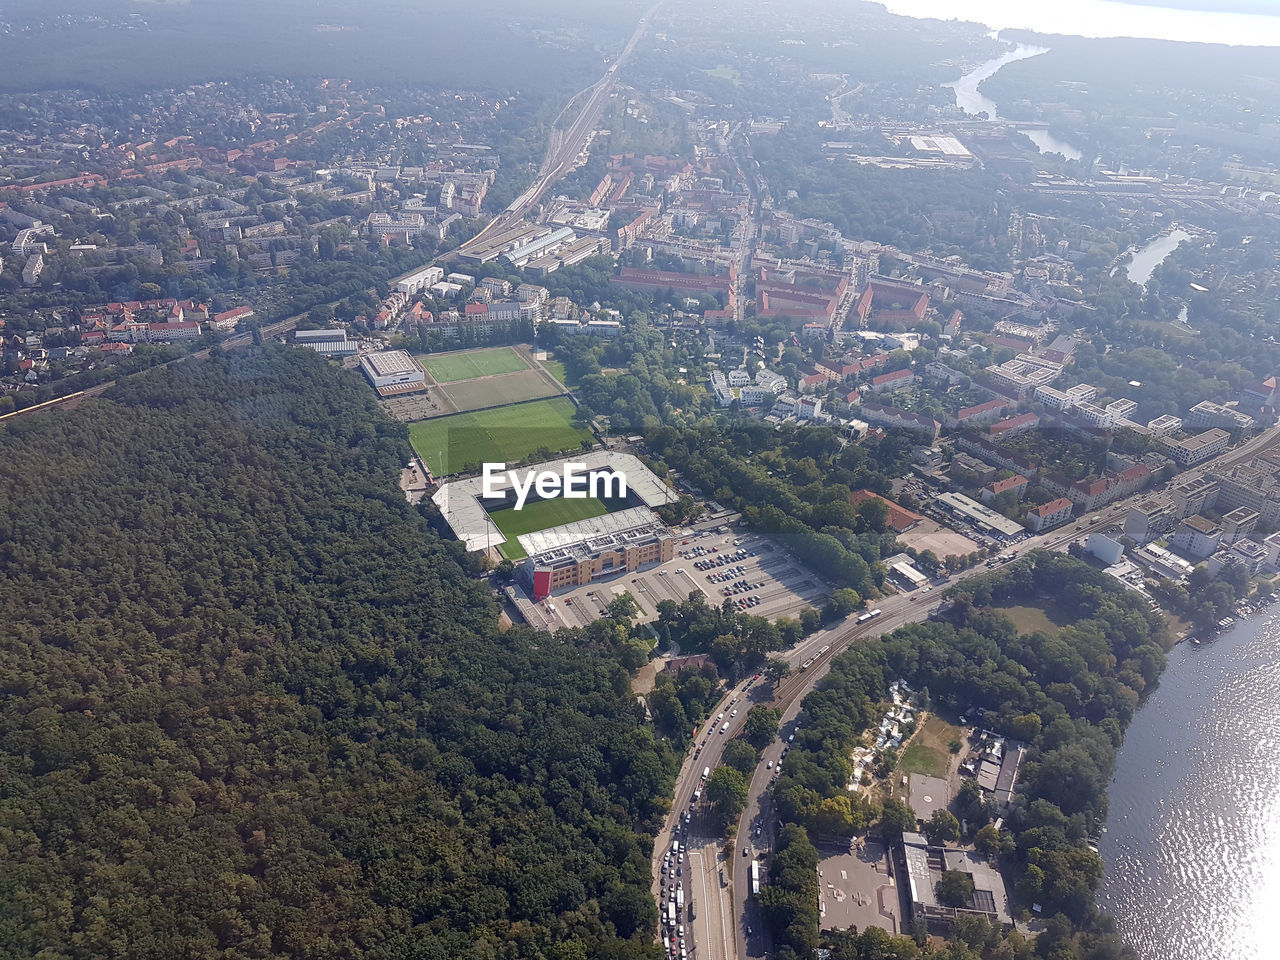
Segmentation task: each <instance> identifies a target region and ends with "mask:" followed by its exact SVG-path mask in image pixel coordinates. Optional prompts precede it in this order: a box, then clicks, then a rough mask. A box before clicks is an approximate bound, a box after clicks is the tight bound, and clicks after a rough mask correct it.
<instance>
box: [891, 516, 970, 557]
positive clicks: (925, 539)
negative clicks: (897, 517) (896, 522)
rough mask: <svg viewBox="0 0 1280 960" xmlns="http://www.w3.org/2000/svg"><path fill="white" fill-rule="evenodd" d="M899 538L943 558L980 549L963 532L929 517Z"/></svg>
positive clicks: (918, 548)
mask: <svg viewBox="0 0 1280 960" xmlns="http://www.w3.org/2000/svg"><path fill="white" fill-rule="evenodd" d="M898 539H899V540H901V541H902V542H903V543H904V544H906V545H907V546H908V547H913V548H915V549H916V550H919V551H921V552H924V551H925V550H930V551H932V552H933V555H934V556H935V557H938V558H939V559H942V560H945V559H946V558H947V557H953V556H956V555H957V554H959V555H966V554H970V553H973V552H974V551H975V550H977V549H978V545H977V544H976V543H974V542H973V541H972V540H970V539H969V538H968V537H966V536H964V535H963V534H959V533H956V532H955V531H954V530H949V529H947V528H946V527H944V526H942V525H941V524H940V523H935V522H934V521H933V520H927V519H926V520H924V521H923V522H921V523H918V524H916V525H915V526H914V527H912V528H911V529H910V530H908V531H907V532H906V533H904V534H901V535H899V537H898Z"/></svg>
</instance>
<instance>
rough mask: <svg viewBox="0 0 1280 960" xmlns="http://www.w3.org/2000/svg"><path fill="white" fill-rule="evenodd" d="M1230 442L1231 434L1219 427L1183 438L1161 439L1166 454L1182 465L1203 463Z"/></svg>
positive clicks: (1220, 451)
mask: <svg viewBox="0 0 1280 960" xmlns="http://www.w3.org/2000/svg"><path fill="white" fill-rule="evenodd" d="M1230 442H1231V434H1229V433H1227V431H1225V430H1223V429H1221V428H1220V427H1214V428H1212V429H1210V430H1206V431H1204V433H1200V434H1197V435H1195V436H1193V437H1188V438H1186V439H1185V440H1177V439H1175V438H1173V437H1165V438H1164V441H1163V443H1164V447H1165V451H1166V452H1167V453H1168V455H1169V456H1170V457H1171V458H1173V459H1174V460H1176V461H1177V462H1178V463H1180V464H1182V465H1183V466H1184V467H1186V466H1193V465H1195V464H1197V463H1204V461H1206V460H1208V459H1210V458H1211V457H1216V456H1217V455H1218V454H1220V453H1222V452H1223V451H1225V450H1226V449H1227V446H1228V444H1230Z"/></svg>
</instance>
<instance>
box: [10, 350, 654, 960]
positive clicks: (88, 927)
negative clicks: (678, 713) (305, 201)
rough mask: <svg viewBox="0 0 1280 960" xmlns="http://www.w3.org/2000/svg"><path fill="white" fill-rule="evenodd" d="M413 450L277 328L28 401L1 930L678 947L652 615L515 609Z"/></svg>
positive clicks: (429, 946) (200, 949) (471, 948)
mask: <svg viewBox="0 0 1280 960" xmlns="http://www.w3.org/2000/svg"><path fill="white" fill-rule="evenodd" d="M407 454H408V445H407V440H406V433H405V430H404V428H403V426H401V425H399V424H395V423H393V422H391V421H390V420H389V419H387V418H385V417H384V416H383V415H382V414H381V412H380V411H379V410H378V408H377V406H376V404H375V403H374V402H373V400H372V395H371V394H370V392H369V391H368V389H367V388H366V387H365V386H364V384H363V383H361V382H360V380H359V379H358V378H357V377H356V376H355V375H354V374H351V373H347V372H342V371H337V370H334V369H333V368H331V367H330V366H329V365H327V364H326V363H325V362H324V361H323V360H321V359H319V358H318V357H316V356H314V355H312V354H310V353H309V352H308V351H296V352H294V351H289V350H287V349H285V348H280V347H267V348H264V349H261V350H259V349H254V350H252V351H246V352H240V353H237V354H236V355H235V357H234V358H232V357H231V356H230V355H221V356H219V355H215V356H214V357H213V358H211V359H210V360H209V361H207V362H202V363H186V364H177V365H173V366H170V367H167V368H163V369H157V370H153V371H150V372H147V373H144V374H140V375H139V376H137V377H134V378H132V379H130V380H128V381H124V382H122V383H121V384H119V385H118V386H116V387H115V388H113V389H112V391H110V392H109V394H108V395H107V396H106V397H105V398H104V399H101V400H98V401H94V402H92V403H87V404H85V405H83V406H81V407H79V408H78V409H75V410H73V411H65V410H63V411H58V412H56V413H51V414H43V415H37V416H34V417H31V418H29V419H23V420H19V421H18V422H10V423H7V424H6V425H5V427H4V430H3V433H2V435H0V476H3V483H4V488H5V491H6V497H7V504H6V509H5V510H4V512H3V514H2V515H0V524H2V525H3V526H2V528H0V622H3V623H4V629H3V631H2V635H0V647H2V649H3V657H2V664H3V665H2V666H0V697H3V701H2V702H3V710H2V711H0V862H2V863H3V864H4V867H3V870H0V902H3V903H4V905H5V906H4V908H3V910H2V911H0V955H3V956H5V957H12V958H22V957H37V956H38V957H40V958H42V960H62V958H85V960H88V958H100V957H104V958H112V957H115V958H125V957H128V958H131V960H138V958H157V960H159V958H172V957H186V958H213V957H218V958H229V960H237V958H243V960H248V958H273V957H286V956H287V957H292V958H302V957H310V958H328V957H343V958H374V957H377V958H392V957H415V958H441V960H445V958H481V957H484V958H496V957H513V958H514V957H544V958H548V960H553V958H554V960H567V958H585V957H587V956H592V957H611V958H624V957H627V958H630V957H656V956H657V950H658V948H657V945H656V944H655V943H654V939H653V930H654V924H655V920H656V908H655V905H654V902H653V899H652V898H651V896H650V895H649V884H650V871H649V853H650V850H651V843H652V841H651V838H650V836H649V835H648V834H649V833H650V832H651V831H652V829H653V828H654V827H655V825H656V824H657V823H658V821H659V820H660V819H661V815H662V813H663V811H664V810H665V808H666V806H667V804H668V803H669V799H668V798H669V796H670V792H671V783H672V777H673V774H674V770H675V768H676V766H677V763H678V760H677V758H676V757H674V756H673V755H672V754H671V752H670V750H669V749H668V747H667V746H666V745H665V743H663V742H659V741H656V740H655V738H654V734H653V733H652V728H651V727H648V726H645V725H643V724H642V722H641V720H642V718H641V717H640V716H639V714H638V711H637V707H636V705H635V703H634V700H633V699H632V697H631V696H630V694H629V686H628V676H627V672H626V670H625V668H624V667H623V666H622V663H621V660H620V653H621V650H620V649H619V646H618V645H619V644H620V643H622V642H625V639H626V638H625V630H624V631H621V632H620V633H617V634H613V633H610V632H609V631H607V630H597V631H595V632H594V633H592V634H591V635H590V636H587V635H586V634H585V633H584V634H575V633H572V632H571V633H568V634H562V635H560V636H559V637H558V638H557V640H556V641H554V642H549V641H548V640H547V638H546V637H545V635H536V634H533V633H531V632H529V631H526V630H524V629H522V628H513V629H510V630H508V631H507V632H505V633H501V632H499V630H498V626H497V622H498V618H497V609H496V606H495V603H494V601H493V600H492V598H491V595H490V592H489V590H488V589H487V588H486V587H485V586H484V585H482V584H480V583H476V582H473V581H472V580H470V579H468V578H467V577H466V576H465V574H464V573H463V571H462V568H461V566H460V564H459V561H460V557H461V550H460V548H459V547H458V545H457V544H448V543H444V542H442V541H440V540H439V539H438V538H437V537H436V536H435V535H434V534H433V533H432V532H431V531H430V530H429V528H428V526H427V523H426V521H425V519H424V518H423V517H422V516H421V515H420V514H419V513H418V512H417V511H416V510H415V509H414V508H412V507H410V506H409V505H408V504H407V503H406V502H405V500H404V497H403V495H402V494H401V492H400V491H399V489H398V488H397V486H396V478H397V477H398V473H399V470H400V467H401V466H402V464H403V462H404V460H405V458H406V456H407ZM566 641H567V642H566Z"/></svg>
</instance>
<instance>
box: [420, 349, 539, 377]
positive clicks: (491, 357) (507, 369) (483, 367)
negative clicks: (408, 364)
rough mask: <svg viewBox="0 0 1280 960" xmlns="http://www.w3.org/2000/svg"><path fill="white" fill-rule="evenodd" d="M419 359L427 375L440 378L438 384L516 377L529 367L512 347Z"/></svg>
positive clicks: (467, 351)
mask: <svg viewBox="0 0 1280 960" xmlns="http://www.w3.org/2000/svg"><path fill="white" fill-rule="evenodd" d="M419 359H420V360H421V361H422V365H423V366H424V367H426V368H427V373H429V374H431V376H433V377H435V378H436V382H437V383H452V382H453V381H455V380H474V379H475V378H476V377H491V376H493V375H494V374H495V373H515V372H516V371H517V370H525V369H527V368H528V366H529V365H528V364H527V363H525V362H524V358H523V357H521V356H520V354H518V353H516V352H515V351H514V350H512V349H511V348H510V347H499V348H498V349H496V350H466V351H463V352H462V353H444V354H439V355H436V356H430V357H420V358H419Z"/></svg>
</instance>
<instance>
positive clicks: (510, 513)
mask: <svg viewBox="0 0 1280 960" xmlns="http://www.w3.org/2000/svg"><path fill="white" fill-rule="evenodd" d="M608 512H609V508H608V507H606V506H605V505H604V501H602V500H600V499H598V498H596V497H587V498H586V499H585V500H563V499H556V500H540V501H538V502H537V503H528V504H525V508H524V509H523V510H516V509H515V508H514V507H508V508H507V509H505V510H495V511H494V512H493V513H491V514H489V517H490V519H491V520H493V523H494V526H496V527H497V528H498V529H499V530H501V531H502V535H503V536H504V537H506V538H507V542H506V543H504V544H502V546H500V547H499V548H498V549H499V550H501V551H502V555H503V556H505V557H506V558H507V559H509V560H522V559H524V557H525V552H524V548H523V547H521V546H520V544H519V542H518V541H517V540H516V537H518V536H520V535H521V534H524V533H533V532H534V531H535V530H546V529H547V528H548V527H558V526H560V524H562V523H572V522H573V521H574V520H586V519H588V518H589V517H599V516H603V515H604V514H606V513H608Z"/></svg>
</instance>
